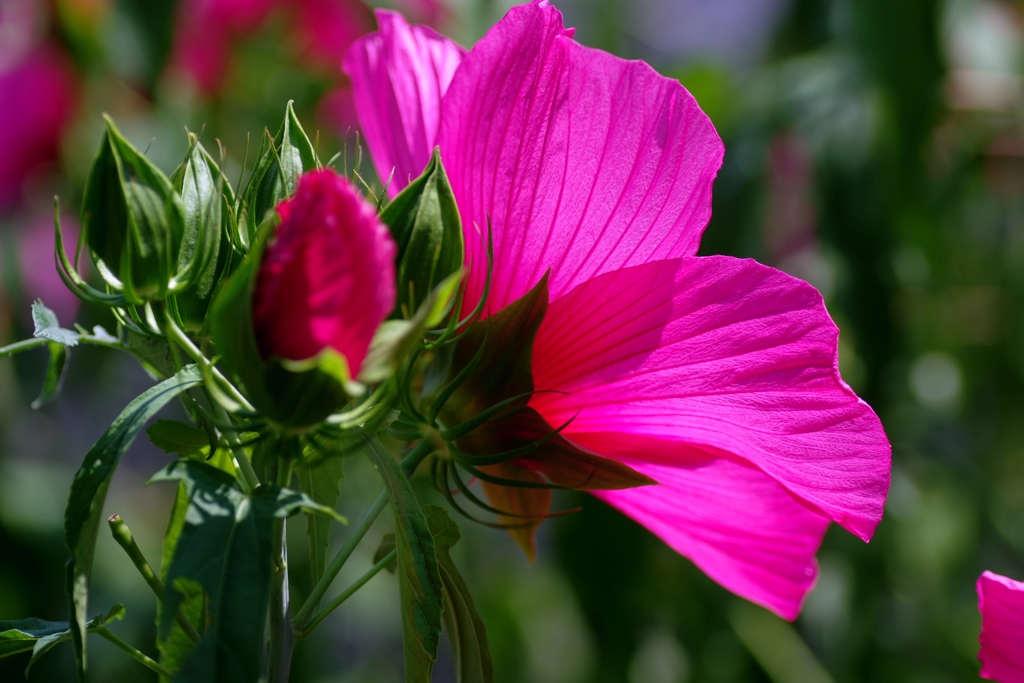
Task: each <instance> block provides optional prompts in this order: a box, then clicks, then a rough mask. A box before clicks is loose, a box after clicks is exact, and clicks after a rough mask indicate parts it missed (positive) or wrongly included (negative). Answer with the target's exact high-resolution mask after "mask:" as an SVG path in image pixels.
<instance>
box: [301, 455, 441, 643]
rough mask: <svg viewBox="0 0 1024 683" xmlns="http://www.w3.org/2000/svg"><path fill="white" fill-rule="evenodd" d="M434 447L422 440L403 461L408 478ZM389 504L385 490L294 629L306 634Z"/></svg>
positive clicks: (302, 609) (322, 579)
mask: <svg viewBox="0 0 1024 683" xmlns="http://www.w3.org/2000/svg"><path fill="white" fill-rule="evenodd" d="M433 448H434V447H433V445H431V443H430V442H429V441H427V440H426V439H420V442H419V443H417V444H416V446H414V447H413V449H412V450H411V451H409V453H408V454H407V455H406V456H405V458H404V459H403V460H402V469H403V470H405V473H406V475H409V474H411V473H412V472H413V471H415V469H416V468H417V467H418V466H419V464H420V463H421V462H423V459H424V458H426V457H427V456H428V455H430V453H431V451H432V450H433ZM387 504H388V491H387V489H384V490H383V491H381V492H380V495H379V496H377V500H375V501H373V505H371V506H370V508H369V509H368V510H367V511H366V512H365V513H364V514H363V518H362V519H360V520H359V524H357V525H356V526H355V528H354V529H352V535H351V536H349V537H348V540H347V541H345V545H343V546H342V547H341V550H339V551H338V554H337V555H335V557H334V559H333V560H331V564H330V566H329V567H327V571H325V572H324V575H323V576H322V577H321V578H320V581H319V582H318V583H317V584H316V586H314V588H313V591H312V592H311V593H310V594H309V597H308V598H306V602H305V603H303V605H302V607H301V608H300V609H299V611H298V612H297V613H296V615H295V618H294V619H292V626H293V628H294V629H295V630H296V631H300V632H304V631H305V630H306V628H305V622H306V621H307V620H308V619H309V616H310V614H312V612H313V610H314V609H316V608H317V607H319V606H320V601H321V600H323V597H324V593H326V592H327V589H328V588H329V587H330V585H331V582H332V581H334V579H335V578H336V577H337V576H338V572H340V571H341V568H342V567H343V566H344V565H345V562H347V561H348V558H349V557H351V556H352V552H353V551H354V550H355V549H356V546H357V545H359V542H360V541H362V540H363V537H364V536H366V532H368V531H369V530H370V527H371V526H373V523H374V522H375V521H376V520H377V516H378V515H380V513H381V511H382V510H383V509H384V506H385V505H387Z"/></svg>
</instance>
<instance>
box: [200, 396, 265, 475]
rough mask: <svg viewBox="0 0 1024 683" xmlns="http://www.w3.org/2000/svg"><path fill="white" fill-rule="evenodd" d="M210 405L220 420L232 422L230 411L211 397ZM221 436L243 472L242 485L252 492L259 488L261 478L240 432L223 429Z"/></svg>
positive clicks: (236, 465) (239, 469) (236, 464)
mask: <svg viewBox="0 0 1024 683" xmlns="http://www.w3.org/2000/svg"><path fill="white" fill-rule="evenodd" d="M210 406H211V407H212V408H213V410H214V414H215V415H216V417H217V419H218V420H220V421H222V422H224V423H226V424H227V423H230V422H231V418H230V417H228V411H226V410H224V408H223V407H222V406H221V405H220V404H219V403H217V402H216V401H214V400H212V399H211V400H210ZM221 436H223V437H224V440H225V441H227V442H228V447H229V448H230V449H231V455H232V459H233V460H234V461H235V467H237V468H238V471H239V472H241V474H242V485H243V486H244V487H245V489H246V493H252V492H253V491H255V490H256V489H257V488H259V485H260V478H259V477H258V476H256V470H254V469H253V468H252V463H251V462H249V456H248V454H247V453H246V452H245V448H243V447H242V442H241V440H239V438H238V432H236V431H230V430H222V431H221Z"/></svg>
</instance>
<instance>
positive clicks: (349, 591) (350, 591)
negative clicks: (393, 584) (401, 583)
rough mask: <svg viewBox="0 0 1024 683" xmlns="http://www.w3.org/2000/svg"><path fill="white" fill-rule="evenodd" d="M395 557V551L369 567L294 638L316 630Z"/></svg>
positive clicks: (314, 616) (396, 553) (396, 555)
mask: <svg viewBox="0 0 1024 683" xmlns="http://www.w3.org/2000/svg"><path fill="white" fill-rule="evenodd" d="M396 557H398V550H397V549H395V550H392V551H391V552H390V553H388V554H387V555H385V556H384V557H382V558H381V560H380V562H378V563H377V564H375V565H373V566H372V567H370V569H369V570H368V571H367V572H366V573H365V574H363V575H362V576H360V577H359V578H358V579H356V581H355V583H353V584H352V585H351V586H349V587H348V588H346V589H345V590H343V591H342V592H341V595H339V596H338V597H336V598H334V599H333V600H331V601H330V603H328V604H327V607H324V608H323V609H322V610H320V611H319V612H317V613H316V614H315V615H313V617H312V618H310V620H309V622H308V623H307V624H306V625H305V626H304V627H303V629H302V631H301V632H299V633H296V634H295V637H296V638H305V637H306V636H308V635H309V634H310V633H311V632H312V631H313V629H314V628H316V626H317V624H319V623H320V622H321V621H323V620H324V617H326V616H327V615H328V614H330V613H331V612H333V611H334V610H335V609H337V608H338V606H339V605H341V603H343V602H345V601H346V600H348V599H349V598H351V597H352V596H353V595H354V594H355V592H356V591H357V590H359V589H360V588H362V587H363V586H365V585H366V583H367V582H368V581H369V580H370V579H372V578H373V577H374V576H376V575H377V574H378V573H380V570H381V569H384V568H385V567H387V566H388V565H389V564H391V563H392V562H394V560H395V558H396Z"/></svg>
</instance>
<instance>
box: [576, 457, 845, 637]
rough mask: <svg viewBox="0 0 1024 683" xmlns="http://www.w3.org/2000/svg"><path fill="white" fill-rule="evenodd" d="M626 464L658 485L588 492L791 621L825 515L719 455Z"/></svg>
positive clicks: (809, 579)
mask: <svg viewBox="0 0 1024 683" xmlns="http://www.w3.org/2000/svg"><path fill="white" fill-rule="evenodd" d="M696 459H698V460H700V459H701V458H700V456H699V454H698V455H696ZM627 464H628V465H629V466H630V467H633V468H634V469H636V470H638V471H640V472H642V473H644V474H646V475H647V476H649V477H652V478H654V479H656V480H658V481H659V482H660V485H659V486H641V487H639V488H634V489H624V490H621V491H595V492H594V495H595V496H597V497H598V498H600V499H602V500H604V501H605V502H607V503H609V504H610V505H612V506H614V507H616V508H618V509H619V510H621V511H622V512H623V513H625V514H626V515H628V516H630V517H632V518H633V519H635V520H636V521H637V522H639V523H640V524H642V525H643V526H645V527H647V528H648V529H650V530H651V531H652V532H653V533H654V534H655V535H656V536H658V537H659V538H661V539H662V540H663V541H665V543H667V544H668V545H669V547H671V548H672V549H673V550H675V551H676V552H678V553H679V554H681V555H684V556H686V557H688V558H690V559H691V560H693V563H694V564H696V565H697V566H698V567H700V568H701V570H702V571H704V573H706V574H707V575H708V576H710V577H711V578H712V579H714V580H715V581H717V582H718V583H720V584H721V585H722V586H724V587H725V588H728V589H729V590H731V591H732V592H734V593H736V594H737V595H739V596H741V597H744V598H746V599H747V600H750V601H752V602H755V603H757V604H759V605H762V606H763V607H766V608H768V609H770V610H772V611H773V612H775V613H776V614H778V615H779V616H781V617H783V618H785V619H790V620H792V619H795V618H796V616H797V614H799V613H800V607H801V606H802V605H803V601H804V597H806V595H807V593H808V592H809V591H810V590H811V588H813V587H814V581H815V579H816V578H817V576H818V565H817V562H816V561H815V559H814V554H815V553H816V552H817V551H818V546H820V545H821V539H822V537H823V536H824V535H825V530H826V529H827V528H828V524H829V522H828V520H827V519H825V518H824V517H822V516H821V515H818V514H815V513H814V512H811V511H810V510H808V509H807V508H806V507H804V506H802V505H800V504H799V503H798V502H796V501H795V500H793V497H792V496H790V495H789V494H788V493H786V490H785V489H783V488H782V487H781V486H779V485H778V484H777V483H776V482H775V481H773V480H772V479H771V478H770V477H767V476H765V475H764V474H763V473H762V472H760V471H758V470H756V469H753V468H751V467H746V466H744V465H740V464H737V463H734V462H730V461H728V460H723V459H721V458H708V457H704V458H703V459H702V461H701V462H699V463H698V464H693V465H690V466H686V467H672V466H668V465H654V464H650V463H642V462H637V461H629V462H627Z"/></svg>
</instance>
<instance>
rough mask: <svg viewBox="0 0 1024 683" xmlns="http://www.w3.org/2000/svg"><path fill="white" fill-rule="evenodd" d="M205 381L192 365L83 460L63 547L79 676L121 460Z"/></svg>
mask: <svg viewBox="0 0 1024 683" xmlns="http://www.w3.org/2000/svg"><path fill="white" fill-rule="evenodd" d="M201 381H202V379H201V377H200V374H199V371H198V369H197V368H196V367H195V366H194V365H189V366H187V367H185V368H183V369H182V370H181V371H180V372H178V373H177V374H176V375H175V376H174V377H172V378H171V379H168V380H166V381H164V382H161V383H160V384H158V385H156V386H155V387H152V388H151V389H149V390H147V391H146V392H144V393H143V394H142V395H141V396H139V397H138V398H136V399H135V400H134V401H132V402H131V403H129V404H128V406H127V407H126V408H125V409H124V410H123V411H122V412H121V414H120V415H118V417H117V419H116V420H114V423H113V424H112V425H110V428H109V429H107V431H106V432H105V433H104V434H103V436H101V437H100V439H99V441H97V442H96V444H95V445H94V446H93V447H92V448H91V449H89V452H88V453H86V455H85V460H84V461H83V463H82V467H81V468H79V470H78V472H77V473H76V474H75V478H74V480H73V481H72V482H71V493H70V495H69V496H68V504H67V508H66V509H65V511H64V543H65V544H66V545H67V547H68V550H69V551H70V553H71V558H70V559H69V560H68V566H67V588H68V598H69V600H70V609H71V614H72V615H73V617H74V618H73V619H72V621H71V631H72V635H73V637H74V641H75V653H76V655H77V662H78V672H79V678H80V679H81V680H83V681H84V680H85V679H86V674H85V670H86V652H85V637H84V634H85V628H86V624H85V622H86V619H85V612H86V608H87V607H88V602H89V575H90V574H91V572H92V558H93V551H94V546H95V543H96V533H97V531H98V529H99V523H100V514H101V512H102V511H103V501H104V500H105V499H106V495H107V487H108V486H109V485H110V479H111V477H113V476H114V470H115V469H116V468H117V464H118V462H120V460H121V456H122V455H124V452H125V451H126V450H128V447H129V446H131V444H132V442H133V441H134V440H135V437H136V436H138V434H139V432H141V431H142V428H143V427H144V426H145V425H146V422H148V421H149V419H150V418H152V417H153V416H154V415H155V414H156V413H157V412H158V411H159V410H160V409H161V408H163V407H164V406H165V405H167V403H168V402H169V401H170V400H171V399H173V398H174V397H175V396H177V395H178V394H180V393H181V392H182V391H185V390H186V389H188V388H189V387H192V386H195V385H197V384H199V383H200V382H201Z"/></svg>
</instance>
